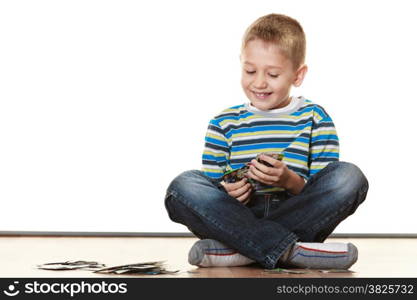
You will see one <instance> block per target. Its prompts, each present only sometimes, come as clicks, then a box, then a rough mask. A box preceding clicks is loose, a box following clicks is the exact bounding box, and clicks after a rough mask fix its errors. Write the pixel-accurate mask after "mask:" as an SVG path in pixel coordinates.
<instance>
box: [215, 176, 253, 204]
mask: <svg viewBox="0 0 417 300" xmlns="http://www.w3.org/2000/svg"><path fill="white" fill-rule="evenodd" d="M220 183H221V185H222V186H223V187H224V189H225V190H226V192H227V193H228V194H229V195H230V196H232V197H233V198H235V199H237V200H238V201H239V202H241V203H243V204H247V203H248V202H249V200H250V194H251V192H252V185H251V184H250V183H249V182H248V179H247V178H243V179H241V180H239V181H236V182H234V183H226V182H224V181H222V182H220Z"/></svg>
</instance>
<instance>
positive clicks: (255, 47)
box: [240, 39, 307, 110]
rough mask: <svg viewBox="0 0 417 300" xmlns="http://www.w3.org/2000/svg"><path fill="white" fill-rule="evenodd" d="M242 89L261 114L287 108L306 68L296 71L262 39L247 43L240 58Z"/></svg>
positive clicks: (279, 53) (277, 51) (274, 46)
mask: <svg viewBox="0 0 417 300" xmlns="http://www.w3.org/2000/svg"><path fill="white" fill-rule="evenodd" d="M240 60H241V63H242V80H241V83H242V87H243V90H244V92H245V94H246V96H247V97H248V99H249V100H250V102H251V104H252V105H253V106H255V107H256V108H258V109H260V110H270V109H275V108H281V107H285V106H286V105H287V104H289V102H290V97H289V95H290V90H291V86H292V85H294V86H299V85H301V83H302V81H303V79H304V75H305V73H306V71H307V66H305V65H303V66H301V67H300V68H299V69H298V70H294V68H293V64H292V62H291V61H290V60H289V59H288V58H287V57H285V56H284V55H282V53H281V50H280V49H279V47H278V46H277V45H275V44H273V43H268V42H264V41H262V40H259V39H255V40H252V41H250V42H248V43H247V45H246V47H245V48H244V49H243V50H242V54H241V56H240Z"/></svg>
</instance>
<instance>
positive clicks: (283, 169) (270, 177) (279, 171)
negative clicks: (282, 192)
mask: <svg viewBox="0 0 417 300" xmlns="http://www.w3.org/2000/svg"><path fill="white" fill-rule="evenodd" d="M260 159H262V160H264V161H266V162H267V163H269V164H270V165H271V166H272V167H267V166H265V165H264V164H262V163H260V162H258V161H257V160H256V159H252V160H251V163H250V167H249V170H248V173H247V176H248V177H250V178H252V179H255V180H257V181H259V182H262V183H264V184H267V185H271V186H278V187H282V188H287V186H288V181H289V178H290V176H291V174H290V172H291V170H289V169H288V167H287V165H286V164H285V163H283V162H281V161H279V160H276V159H274V158H272V157H270V156H268V155H264V154H262V155H261V156H260Z"/></svg>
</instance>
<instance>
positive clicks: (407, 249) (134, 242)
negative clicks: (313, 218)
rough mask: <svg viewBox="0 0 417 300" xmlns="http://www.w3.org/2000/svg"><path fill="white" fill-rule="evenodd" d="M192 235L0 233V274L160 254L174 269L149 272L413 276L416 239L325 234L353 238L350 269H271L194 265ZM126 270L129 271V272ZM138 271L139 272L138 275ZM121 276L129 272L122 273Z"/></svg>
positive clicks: (41, 273) (38, 273)
mask: <svg viewBox="0 0 417 300" xmlns="http://www.w3.org/2000/svg"><path fill="white" fill-rule="evenodd" d="M196 240H197V239H196V238H149V237H147V238H138V237H0V267H1V269H0V277H107V276H109V277H123V276H121V275H102V274H95V273H92V272H91V271H86V270H76V271H45V270H39V269H37V267H36V266H37V265H39V264H44V263H48V262H59V261H68V260H89V261H97V262H100V263H104V264H106V265H107V266H114V265H122V264H130V263H139V262H146V261H155V260H164V261H166V266H167V269H169V270H179V272H178V273H176V274H175V275H154V276H152V277H417V239H412V238H408V239H407V238H393V239H380V238H374V239H369V238H357V239H341V238H337V239H336V238H334V239H328V240H327V241H326V242H352V243H354V244H355V245H356V246H357V247H358V249H359V259H358V261H357V263H356V264H354V265H353V266H352V267H351V271H353V273H322V272H319V271H313V270H306V271H308V272H309V273H306V274H270V273H267V272H265V270H264V269H262V268H261V267H259V266H258V267H253V266H252V267H232V268H197V267H194V266H191V265H189V264H188V262H187V254H188V250H189V249H190V247H191V246H192V244H193V243H194V242H195V241H196ZM131 276H132V275H130V276H129V277H131ZM136 276H137V275H136ZM125 277H127V276H126V275H125Z"/></svg>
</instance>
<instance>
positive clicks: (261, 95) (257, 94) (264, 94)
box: [252, 91, 272, 99]
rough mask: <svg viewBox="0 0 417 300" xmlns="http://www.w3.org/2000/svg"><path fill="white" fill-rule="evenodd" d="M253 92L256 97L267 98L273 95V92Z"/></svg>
mask: <svg viewBox="0 0 417 300" xmlns="http://www.w3.org/2000/svg"><path fill="white" fill-rule="evenodd" d="M252 93H253V94H254V95H255V97H256V98H258V99H265V98H267V97H268V96H269V95H271V94H272V93H257V92H254V91H252Z"/></svg>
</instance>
